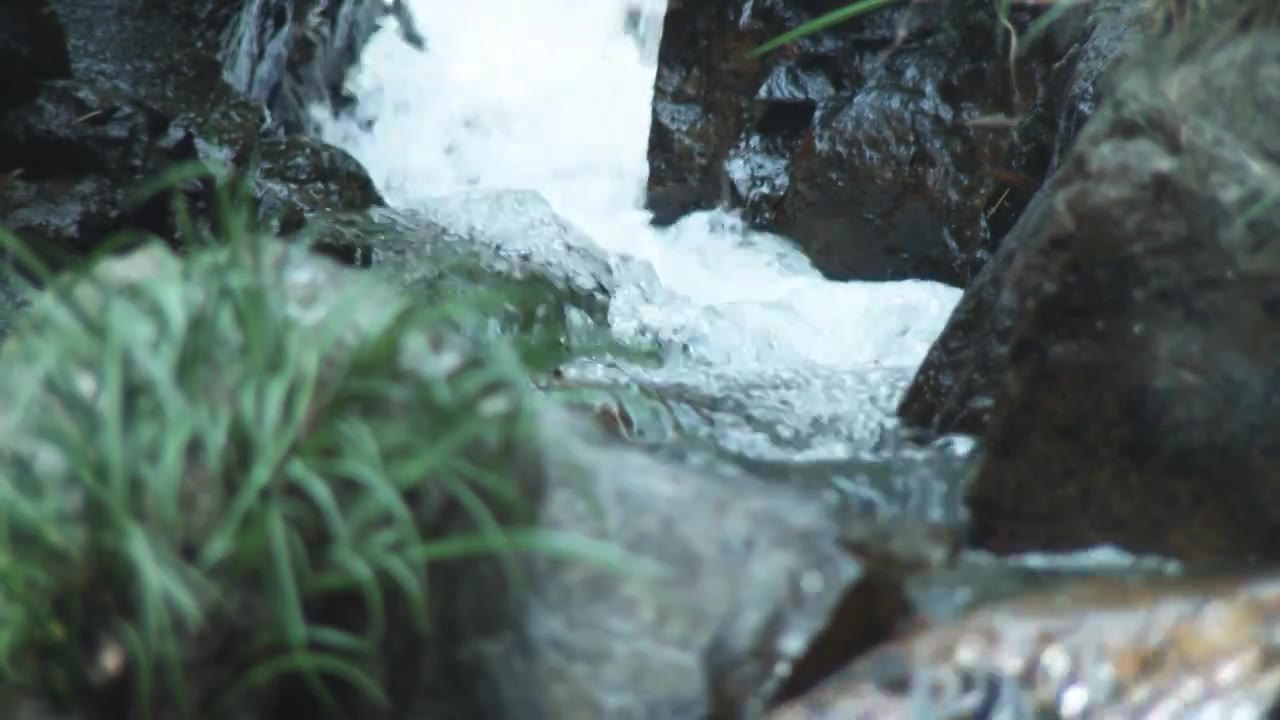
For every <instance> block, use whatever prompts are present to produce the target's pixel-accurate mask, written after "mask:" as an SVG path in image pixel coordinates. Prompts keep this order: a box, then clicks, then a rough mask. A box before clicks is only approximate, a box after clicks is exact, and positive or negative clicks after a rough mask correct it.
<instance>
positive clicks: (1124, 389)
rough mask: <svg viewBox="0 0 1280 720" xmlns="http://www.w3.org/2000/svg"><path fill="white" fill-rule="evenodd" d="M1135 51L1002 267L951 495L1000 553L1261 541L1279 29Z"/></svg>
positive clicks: (1223, 548) (1272, 453)
mask: <svg viewBox="0 0 1280 720" xmlns="http://www.w3.org/2000/svg"><path fill="white" fill-rule="evenodd" d="M1175 51H1176V48H1163V49H1158V50H1154V51H1152V53H1151V55H1150V56H1148V57H1146V58H1144V59H1143V60H1142V61H1141V62H1139V63H1137V64H1135V65H1134V67H1133V68H1132V69H1131V70H1130V71H1128V72H1127V73H1126V74H1125V77H1124V79H1123V81H1122V83H1121V84H1120V86H1119V88H1118V91H1117V93H1116V94H1115V96H1114V98H1113V99H1112V100H1111V102H1110V103H1109V104H1108V105H1104V107H1103V110H1101V111H1100V113H1099V115H1098V116H1097V117H1095V119H1094V120H1093V121H1092V122H1091V123H1090V125H1089V126H1088V127H1087V129H1086V131H1085V132H1084V134H1083V135H1082V136H1081V138H1080V141H1079V145H1078V147H1077V149H1076V151H1075V152H1073V153H1072V155H1071V156H1070V157H1069V159H1068V161H1067V163H1066V166H1065V167H1064V169H1063V171H1062V174H1061V176H1060V177H1059V181H1060V184H1059V185H1058V187H1057V191H1056V192H1055V193H1054V196H1053V198H1052V201H1051V203H1052V212H1051V217H1050V218H1049V219H1048V222H1047V223H1046V226H1045V228H1044V230H1043V232H1042V233H1041V234H1040V235H1039V236H1038V237H1036V238H1034V241H1033V243H1032V246H1031V247H1028V248H1024V249H1023V252H1022V253H1021V256H1020V257H1019V258H1018V259H1017V260H1015V261H1014V263H1013V264H1012V265H1011V267H1010V268H1009V270H1008V273H1009V275H1008V281H1009V282H1010V283H1012V285H1011V287H1012V288H1013V291H1014V293H1015V295H1016V297H1017V298H1018V299H1019V305H1018V307H1017V324H1016V333H1015V334H1014V336H1013V341H1012V343H1011V345H1010V350H1009V356H1008V357H1009V359H1008V369H1007V371H1006V374H1005V376H1004V381H1003V386H1002V389H1001V391H1000V393H999V395H998V396H997V398H996V401H995V411H994V413H993V415H992V418H991V425H990V427H989V429H988V431H987V448H986V457H985V458H984V460H983V462H982V465H981V467H980V469H979V471H978V473H977V477H976V484H975V487H974V490H973V494H972V498H971V507H972V509H973V511H974V517H975V524H976V527H977V533H976V534H977V539H978V541H979V542H980V543H981V544H983V545H984V546H986V547H989V548H991V549H994V550H996V551H999V552H1011V551H1017V550H1021V549H1028V548H1059V549H1062V548H1073V547H1083V546H1088V545H1091V544H1094V543H1099V542H1111V543H1117V544H1120V545H1122V546H1124V547H1126V548H1127V549H1130V550H1133V551H1139V552H1155V553H1161V554H1168V555H1173V556H1177V557H1181V558H1187V559H1191V558H1233V559H1240V558H1248V557H1265V558H1275V557H1277V556H1280V544H1277V543H1276V542H1275V540H1274V538H1276V537H1280V535H1278V534H1277V533H1278V532H1280V513H1277V512H1276V511H1275V510H1273V508H1274V507H1275V499H1276V498H1277V496H1280V490H1278V489H1277V487H1276V485H1275V483H1276V480H1275V478H1277V477H1280V399H1278V398H1280V396H1277V394H1276V387H1277V385H1276V384H1277V382H1278V380H1280V325H1278V324H1277V319H1278V318H1280V299H1278V298H1280V296H1277V291H1276V288H1277V287H1280V250H1278V249H1277V246H1276V245H1275V244H1274V241H1275V239H1276V238H1277V237H1280V204H1278V203H1276V202H1274V199H1275V197H1276V193H1277V188H1280V166H1278V163H1280V134H1278V133H1277V132H1276V129H1277V127H1278V126H1277V125H1276V123H1275V121H1274V120H1272V119H1273V118H1276V117H1280V82H1277V79H1280V34H1278V33H1276V32H1274V31H1261V32H1257V33H1255V34H1252V35H1247V36H1244V37H1238V38H1236V39H1234V40H1231V41H1229V42H1227V43H1225V44H1218V45H1213V46H1201V49H1199V50H1197V51H1194V52H1189V53H1188V52H1183V53H1182V56H1181V57H1180V56H1179V54H1178V53H1176V52H1175Z"/></svg>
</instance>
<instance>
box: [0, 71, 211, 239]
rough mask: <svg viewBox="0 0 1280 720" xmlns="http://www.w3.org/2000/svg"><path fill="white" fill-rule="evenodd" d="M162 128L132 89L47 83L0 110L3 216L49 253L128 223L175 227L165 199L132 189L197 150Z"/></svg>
mask: <svg viewBox="0 0 1280 720" xmlns="http://www.w3.org/2000/svg"><path fill="white" fill-rule="evenodd" d="M167 130H168V121H167V120H166V118H164V116H162V115H160V114H159V113H157V112H155V111H154V110H152V109H151V108H149V107H147V106H145V105H143V104H141V103H139V102H136V101H134V100H132V99H129V98H126V97H121V96H118V95H115V94H113V93H111V92H106V91H101V90H97V89H94V88H92V87H87V86H85V85H82V84H80V83H78V82H75V81H70V80H65V81H53V82H48V83H45V84H43V85H42V86H41V88H40V91H39V94H38V95H37V96H36V97H35V98H34V99H33V100H31V101H30V102H28V103H27V104H26V105H23V106H22V107H19V108H17V109H15V110H12V111H11V112H9V113H8V114H6V115H4V116H3V117H0V176H4V179H3V180H0V224H2V225H4V226H6V227H7V228H9V229H10V230H11V231H14V232H16V233H17V234H18V235H19V236H20V237H22V238H23V239H24V240H26V241H27V242H28V243H29V244H31V245H32V247H33V248H35V249H37V250H38V251H42V252H48V253H50V254H51V255H55V256H56V255H64V256H65V255H83V254H86V253H88V252H90V251H92V250H93V249H94V248H96V247H97V246H99V245H100V244H101V243H102V242H103V240H105V239H106V238H107V237H108V236H110V235H111V234H113V233H116V232H118V231H121V230H124V229H126V228H135V229H138V230H142V231H146V232H150V233H154V234H157V235H160V236H171V235H172V234H173V227H172V223H171V221H170V217H169V205H168V202H167V201H166V199H165V198H164V197H158V198H156V199H154V200H152V201H149V202H142V203H137V202H135V201H134V200H133V198H132V197H131V195H130V193H131V192H132V191H133V190H135V189H136V187H137V186H138V184H139V183H141V182H142V181H144V180H147V179H150V178H151V177H153V176H154V175H156V174H157V173H159V172H160V171H162V170H163V169H165V168H166V167H167V166H169V165H171V164H172V163H174V162H178V161H181V160H186V159H193V158H194V155H193V154H192V153H191V152H190V149H189V148H184V147H183V145H182V143H181V142H174V141H173V138H171V137H168V136H167ZM188 189H189V188H188ZM191 199H192V200H193V201H197V202H198V199H197V198H196V197H194V196H193V197H192V198H191Z"/></svg>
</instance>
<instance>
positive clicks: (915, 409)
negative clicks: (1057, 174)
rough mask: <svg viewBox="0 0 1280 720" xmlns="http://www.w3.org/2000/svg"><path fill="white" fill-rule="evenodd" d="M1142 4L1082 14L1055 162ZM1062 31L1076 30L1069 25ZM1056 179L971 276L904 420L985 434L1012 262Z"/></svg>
mask: <svg viewBox="0 0 1280 720" xmlns="http://www.w3.org/2000/svg"><path fill="white" fill-rule="evenodd" d="M1141 12H1143V10H1142V8H1141V7H1139V6H1138V4H1136V3H1130V2H1127V1H1126V0H1106V1H1102V2H1095V3H1093V4H1092V5H1091V6H1090V7H1089V13H1088V15H1087V16H1084V17H1083V23H1084V24H1083V30H1082V31H1080V33H1081V34H1080V40H1079V42H1078V43H1076V44H1074V45H1073V46H1072V47H1071V49H1070V50H1069V51H1068V52H1067V54H1066V55H1065V56H1064V59H1063V63H1062V66H1061V68H1060V69H1059V70H1057V71H1056V72H1057V74H1058V75H1059V77H1060V78H1061V81H1062V82H1061V83H1060V85H1059V87H1060V89H1061V90H1062V95H1061V99H1060V100H1059V101H1058V102H1059V103H1060V105H1059V110H1058V115H1057V117H1056V119H1053V120H1054V122H1055V123H1056V124H1057V127H1056V129H1055V130H1054V131H1053V132H1052V135H1053V137H1055V138H1056V140H1055V148H1054V160H1053V162H1052V163H1051V167H1055V168H1056V167H1057V166H1058V165H1059V164H1060V160H1059V158H1060V157H1061V155H1062V154H1063V153H1064V152H1065V151H1066V147H1067V145H1069V144H1070V142H1071V141H1072V139H1073V138H1074V137H1075V136H1076V134H1077V132H1078V130H1079V127H1080V125H1081V124H1082V123H1083V122H1084V121H1085V120H1086V119H1087V118H1088V117H1089V116H1091V115H1092V114H1093V112H1094V111H1095V109H1096V108H1097V104H1098V96H1099V93H1101V92H1103V91H1104V89H1105V86H1106V78H1107V76H1108V73H1109V72H1110V71H1111V70H1112V68H1114V67H1116V65H1117V63H1119V62H1120V61H1122V60H1123V59H1124V58H1126V57H1128V56H1130V55H1131V54H1132V53H1133V52H1134V51H1135V50H1136V49H1137V48H1138V47H1140V46H1141V44H1142V42H1143V41H1144V40H1145V38H1146V32H1145V30H1144V29H1143V24H1142V22H1141V19H1142V17H1141V15H1140V13H1141ZM1070 15H1071V14H1070V13H1068V15H1067V18H1068V19H1070ZM1063 31H1064V32H1068V33H1072V32H1073V31H1072V30H1071V28H1070V27H1067V28H1065V29H1064V30H1063ZM1053 185H1054V181H1053V179H1052V178H1051V179H1050V180H1049V181H1047V183H1046V186H1045V188H1044V189H1042V190H1040V191H1037V192H1036V194H1035V195H1034V196H1033V198H1032V199H1031V201H1030V202H1029V203H1028V204H1027V206H1026V209H1025V210H1024V211H1023V212H1022V214H1021V215H1019V216H1018V217H1017V222H1016V223H1015V224H1014V225H1013V227H1012V228H1011V229H1010V230H1009V232H1008V233H1007V234H1006V235H1005V236H1004V238H1003V239H1002V241H1001V244H1000V246H999V248H998V249H997V250H996V252H995V254H994V255H993V256H992V259H991V260H990V261H989V262H988V263H987V265H985V266H984V267H983V268H982V270H981V271H980V272H979V273H978V274H977V275H976V276H975V277H974V278H973V279H972V280H971V281H970V282H969V285H968V287H967V289H966V291H965V295H964V297H963V298H962V299H961V301H960V303H959V305H957V306H956V309H955V310H954V311H953V313H952V316H951V319H950V320H949V321H948V322H947V326H946V328H945V329H944V330H943V332H942V334H941V336H940V337H939V338H938V340H937V342H935V343H934V345H933V347H932V348H930V350H929V354H928V356H927V357H926V358H925V361H924V363H923V364H922V365H921V367H920V369H919V371H918V372H917V373H916V377H915V379H914V380H913V381H912V384H911V387H910V388H909V389H908V390H907V393H906V395H905V396H904V397H903V400H902V403H901V405H900V407H899V409H898V414H899V416H900V417H901V418H902V420H903V422H904V423H906V424H908V425H911V426H914V427H920V428H928V429H930V430H933V431H936V432H938V433H952V432H961V433H969V434H973V435H981V434H982V432H983V431H984V430H985V429H986V426H987V422H988V418H989V415H990V413H991V409H992V407H993V405H994V403H995V395H996V393H997V392H998V391H999V388H1000V383H1001V380H1002V378H1003V376H1004V371H1005V365H1006V361H1007V357H1008V350H1009V343H1010V342H1011V340H1012V336H1013V332H1014V324H1015V322H1016V317H1015V316H1016V312H1017V307H1018V305H1019V300H1018V296H1017V294H1016V293H1015V292H1014V290H1013V289H1012V288H1011V287H1010V285H1009V278H1010V274H1009V268H1010V267H1011V265H1012V264H1013V262H1014V259H1015V258H1016V257H1017V256H1018V254H1019V253H1020V252H1021V249H1022V248H1023V247H1024V246H1026V245H1029V244H1030V243H1031V242H1033V239H1034V238H1036V237H1037V236H1038V235H1040V234H1041V233H1042V232H1043V230H1044V227H1045V224H1046V223H1047V222H1048V218H1049V211H1050V202H1049V197H1050V195H1051V194H1052V192H1053V191H1052V190H1051V189H1050V188H1051V187H1052V186H1053Z"/></svg>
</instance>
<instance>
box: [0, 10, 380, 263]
mask: <svg viewBox="0 0 1280 720" xmlns="http://www.w3.org/2000/svg"><path fill="white" fill-rule="evenodd" d="M295 4H296V3H295ZM231 5H234V7H235V10H236V11H237V12H238V11H239V10H240V9H241V7H246V8H248V9H250V10H251V9H253V8H258V7H259V6H263V5H264V4H263V3H231V2H218V1H215V0H209V2H207V3H205V2H197V1H196V0H191V1H190V2H182V3H172V4H157V5H129V6H127V7H126V6H123V5H120V4H119V3H117V2H115V0H89V1H87V2H79V1H78V0H77V1H76V2H70V1H68V0H53V2H51V3H49V4H48V6H46V5H45V4H43V3H29V2H26V0H24V2H23V3H21V4H19V5H18V6H15V7H14V8H9V7H8V6H6V10H4V11H2V12H3V13H6V14H13V17H14V20H13V22H14V23H15V24H18V25H17V26H20V27H22V28H26V29H27V30H29V33H27V34H26V35H25V36H24V37H25V38H26V39H25V40H24V42H27V43H28V44H29V45H30V47H29V48H28V50H29V52H28V50H22V48H23V47H27V46H18V45H15V46H14V47H15V52H16V51H18V50H22V52H28V54H30V53H35V52H37V50H39V51H40V52H44V53H45V56H42V57H44V59H43V60H41V59H39V58H36V57H35V56H34V55H32V56H31V58H30V63H31V64H32V67H33V68H34V69H35V71H36V72H33V73H31V74H30V75H24V74H19V75H21V76H22V77H24V78H28V77H29V79H30V83H35V82H37V81H40V80H42V79H44V78H43V76H42V75H41V73H44V74H46V75H47V74H49V73H53V74H58V73H60V74H62V75H66V74H68V72H67V71H73V72H74V75H75V80H74V81H71V80H60V81H51V82H43V83H41V84H39V85H38V86H37V85H34V84H32V85H30V88H29V89H28V90H29V91H28V90H24V91H23V92H24V93H26V97H25V98H24V102H22V103H21V104H13V103H14V102H15V101H13V99H12V97H16V96H12V97H11V96H9V94H8V91H6V93H5V94H4V95H5V97H4V102H5V103H10V104H13V106H12V109H11V111H10V112H8V113H7V114H5V116H4V117H3V118H0V225H4V226H6V227H9V228H11V229H13V230H16V231H17V232H18V234H19V235H20V236H22V237H23V238H24V239H26V240H27V241H28V242H29V243H31V244H32V245H34V246H36V247H37V248H38V249H41V250H42V251H47V252H48V253H49V254H53V255H64V256H67V255H69V256H78V255H83V254H85V253H87V252H89V251H91V250H93V249H95V248H97V247H99V246H100V245H101V243H102V242H103V240H104V239H106V238H107V237H109V236H112V235H113V234H115V233H118V232H120V231H122V230H126V229H127V230H131V231H141V232H144V233H150V234H154V235H158V236H160V237H162V238H166V239H173V238H174V235H175V227H174V222H173V218H172V217H171V206H170V203H169V200H168V197H167V195H166V194H163V193H162V194H159V195H156V196H154V197H153V198H152V199H150V200H148V201H145V202H141V201H135V200H136V198H134V196H133V192H134V191H135V190H136V189H137V188H138V186H139V185H140V183H142V182H143V181H146V180H152V179H154V178H155V177H157V176H158V175H159V174H161V173H162V172H163V171H164V170H166V169H167V168H169V167H170V166H171V165H172V164H174V163H176V162H182V161H193V160H202V161H217V162H218V163H220V164H223V165H227V166H231V167H233V168H235V169H239V170H247V169H250V168H252V169H253V171H254V174H253V177H252V179H253V181H254V183H253V185H254V190H255V197H256V199H257V200H258V201H259V202H258V209H259V214H260V217H261V219H262V220H264V221H271V222H276V223H278V225H277V227H278V228H279V229H280V230H282V231H285V232H289V231H293V230H296V229H298V228H299V227H301V226H302V225H303V224H305V222H306V221H307V219H308V218H309V217H310V216H311V215H313V214H314V213H315V212H318V211H329V210H333V211H343V210H355V209H363V208H367V207H370V206H373V205H380V204H382V200H381V197H380V196H379V195H378V193H377V191H376V190H375V189H374V187H373V184H372V182H371V181H370V180H369V178H368V176H367V174H366V173H365V172H364V170H363V169H362V168H361V167H360V165H359V163H357V162H356V161H355V160H354V159H353V158H352V157H351V156H350V155H348V154H347V153H346V152H344V151H342V150H339V149H337V148H333V147H330V146H328V145H326V144H325V143H323V142H321V141H319V140H315V139H311V138H307V137H301V136H281V135H280V134H279V133H278V132H277V131H276V130H275V129H273V128H276V127H277V126H274V125H272V124H271V122H270V116H269V114H268V113H266V112H265V111H264V109H263V107H262V106H261V105H260V104H259V103H257V102H255V101H253V100H250V99H246V98H245V97H243V96H242V95H240V94H239V93H237V92H236V91H235V90H233V89H232V88H231V87H230V86H229V85H228V84H227V83H226V82H224V81H223V79H222V76H223V65H222V62H221V60H220V59H219V57H218V53H219V51H220V50H221V42H222V37H223V33H222V31H223V30H225V29H226V26H227V23H229V22H230V19H231V17H232V15H229V14H227V13H226V12H225V11H226V10H227V9H228V7H229V6H231ZM323 5H324V7H333V8H335V10H334V11H335V12H337V11H338V9H342V8H345V9H342V12H341V13H340V15H341V16H342V17H343V18H345V17H346V16H347V15H346V14H349V13H348V10H350V9H351V8H354V7H356V6H360V5H369V6H374V5H376V6H378V7H379V8H381V5H380V4H378V3H351V2H348V3H335V4H332V5H330V4H327V3H325V4H323ZM273 7H274V5H273ZM316 7H317V8H319V7H320V6H318V5H317V6H316ZM220 9H221V10H222V11H223V13H222V15H219V14H218V12H219V10H220ZM246 12H248V10H246ZM380 12H381V10H380ZM23 13H25V14H23ZM32 13H38V16H37V15H32ZM344 13H345V14H344ZM5 17H8V15H5ZM326 17H327V16H326ZM59 21H60V22H61V25H62V26H65V28H66V47H64V48H63V49H62V50H60V51H58V50H57V49H56V48H57V47H61V45H59V44H54V45H51V46H50V47H52V48H53V49H48V48H45V49H41V48H38V47H37V46H36V45H34V44H31V43H46V44H48V43H53V42H54V40H53V38H54V35H55V34H57V36H58V37H60V33H61V32H62V31H61V30H60V29H59ZM334 22H338V19H335V20H334ZM343 22H345V20H344V21H343ZM21 23H26V24H25V25H22V24H21ZM220 23H221V24H220ZM8 27H9V25H8V24H6V25H5V29H6V30H7V29H8ZM156 38H164V42H157V41H156ZM59 42H60V41H59ZM67 48H69V51H68V50H67ZM7 49H8V46H7V45H6V50H7ZM59 52H60V53H61V54H60V55H59V54H58V53H59ZM57 57H61V58H62V60H60V61H59V60H57V59H56V58H57ZM343 57H345V56H343ZM49 58H54V59H53V60H50V59H49ZM19 59H22V58H19ZM250 60H252V61H253V62H259V61H261V62H266V61H265V60H263V59H262V58H248V59H245V58H240V62H241V63H242V65H243V64H244V63H249V65H251V66H252V65H253V62H250ZM328 62H330V66H327V67H329V68H330V70H333V71H334V72H336V70H334V68H336V67H338V64H335V63H338V61H337V60H333V59H332V58H330V60H329V61H328ZM348 64H349V63H348ZM343 68H344V69H345V66H343ZM19 75H15V76H14V77H18V76H19ZM24 82H26V80H24ZM24 87H26V85H24ZM15 92H16V90H15ZM209 190H210V187H209V186H208V184H207V183H201V182H189V183H187V184H185V185H184V186H183V188H182V192H183V193H184V195H185V196H186V199H187V201H188V204H189V206H190V208H191V210H192V211H193V214H194V216H195V217H196V219H197V220H208V219H209V218H208V217H207V210H208V208H209V204H210V203H209V199H210V198H209V196H208V192H209Z"/></svg>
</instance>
